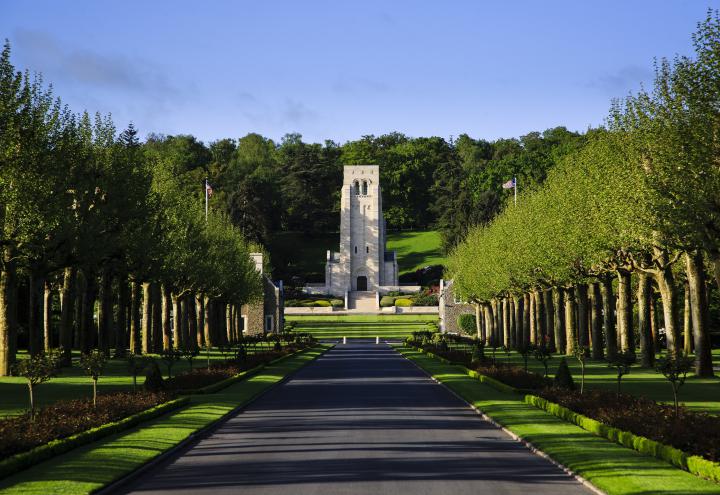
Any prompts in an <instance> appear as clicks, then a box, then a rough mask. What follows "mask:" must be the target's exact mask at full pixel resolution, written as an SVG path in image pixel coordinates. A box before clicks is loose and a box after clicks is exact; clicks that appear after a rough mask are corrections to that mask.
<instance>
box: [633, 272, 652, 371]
mask: <svg viewBox="0 0 720 495" xmlns="http://www.w3.org/2000/svg"><path fill="white" fill-rule="evenodd" d="M651 284H652V282H651V280H650V276H649V275H646V274H644V273H642V272H640V273H638V292H637V304H638V334H639V335H640V363H641V364H642V366H643V367H645V368H652V367H653V365H654V364H655V345H654V342H653V336H652V329H651V328H650V291H651V290H652V287H651Z"/></svg>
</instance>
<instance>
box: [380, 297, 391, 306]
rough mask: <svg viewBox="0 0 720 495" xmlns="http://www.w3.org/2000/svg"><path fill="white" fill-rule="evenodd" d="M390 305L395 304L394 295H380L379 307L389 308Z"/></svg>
mask: <svg viewBox="0 0 720 495" xmlns="http://www.w3.org/2000/svg"><path fill="white" fill-rule="evenodd" d="M390 306H395V297H393V296H382V297H381V298H380V307H381V308H389V307H390Z"/></svg>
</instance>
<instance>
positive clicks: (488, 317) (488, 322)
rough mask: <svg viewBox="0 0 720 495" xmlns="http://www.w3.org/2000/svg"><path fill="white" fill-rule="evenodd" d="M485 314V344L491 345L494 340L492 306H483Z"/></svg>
mask: <svg viewBox="0 0 720 495" xmlns="http://www.w3.org/2000/svg"><path fill="white" fill-rule="evenodd" d="M483 312H484V313H485V318H484V320H485V344H486V345H488V346H489V345H490V344H491V342H490V339H492V326H493V325H492V322H493V317H492V306H491V305H490V304H487V303H486V304H484V305H483Z"/></svg>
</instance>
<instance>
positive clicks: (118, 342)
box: [115, 275, 130, 358]
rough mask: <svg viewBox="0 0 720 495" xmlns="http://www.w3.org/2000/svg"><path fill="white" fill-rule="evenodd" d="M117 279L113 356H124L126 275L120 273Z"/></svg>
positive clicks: (125, 340) (127, 298) (125, 342)
mask: <svg viewBox="0 0 720 495" xmlns="http://www.w3.org/2000/svg"><path fill="white" fill-rule="evenodd" d="M117 281H118V308H117V329H116V331H115V357H119V358H122V357H125V354H126V350H127V345H128V341H127V314H128V313H127V307H128V305H129V299H130V296H129V294H128V283H127V276H125V275H121V276H119V277H118V279H117Z"/></svg>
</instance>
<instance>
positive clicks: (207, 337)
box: [203, 296, 217, 347]
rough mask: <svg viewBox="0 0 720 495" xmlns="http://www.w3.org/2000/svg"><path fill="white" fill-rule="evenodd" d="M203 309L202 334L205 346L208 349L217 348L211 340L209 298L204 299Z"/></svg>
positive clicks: (210, 306)
mask: <svg viewBox="0 0 720 495" xmlns="http://www.w3.org/2000/svg"><path fill="white" fill-rule="evenodd" d="M203 309H204V310H205V317H204V323H205V325H204V328H203V333H204V334H205V345H207V346H209V347H215V346H217V342H216V341H215V339H214V338H213V334H212V326H211V320H212V309H213V308H212V302H211V301H210V298H209V297H207V296H206V297H205V304H204V306H203Z"/></svg>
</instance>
